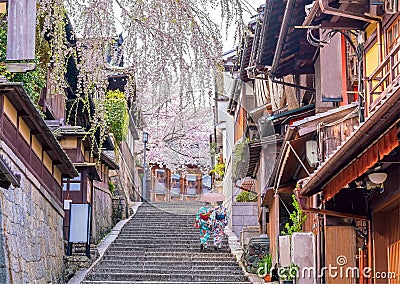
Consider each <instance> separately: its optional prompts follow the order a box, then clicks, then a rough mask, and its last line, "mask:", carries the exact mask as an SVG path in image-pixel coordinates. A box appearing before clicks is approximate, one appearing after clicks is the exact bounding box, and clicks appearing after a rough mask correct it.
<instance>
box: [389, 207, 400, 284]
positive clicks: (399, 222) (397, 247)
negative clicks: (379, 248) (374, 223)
mask: <svg viewBox="0 0 400 284" xmlns="http://www.w3.org/2000/svg"><path fill="white" fill-rule="evenodd" d="M387 229H388V240H389V246H388V249H387V253H388V264H389V267H388V272H389V273H390V277H388V278H391V279H388V280H389V281H388V282H389V283H390V284H400V208H395V209H394V210H393V211H391V212H390V213H389V214H388V215H387ZM394 274H395V275H394Z"/></svg>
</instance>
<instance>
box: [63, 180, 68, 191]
mask: <svg viewBox="0 0 400 284" xmlns="http://www.w3.org/2000/svg"><path fill="white" fill-rule="evenodd" d="M63 191H67V183H66V182H65V181H64V183H63Z"/></svg>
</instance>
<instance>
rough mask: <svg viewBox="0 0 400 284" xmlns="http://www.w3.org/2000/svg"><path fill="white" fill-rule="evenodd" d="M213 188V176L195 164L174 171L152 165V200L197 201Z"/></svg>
mask: <svg viewBox="0 0 400 284" xmlns="http://www.w3.org/2000/svg"><path fill="white" fill-rule="evenodd" d="M210 190H211V177H210V176H209V175H203V173H202V171H201V170H200V169H199V168H197V167H194V166H186V168H185V169H184V170H178V171H175V172H172V171H171V170H170V169H168V168H166V167H165V166H162V167H160V166H159V165H151V189H150V200H152V201H164V202H170V201H195V200H198V199H199V198H200V196H201V195H202V194H204V193H207V192H209V191H210Z"/></svg>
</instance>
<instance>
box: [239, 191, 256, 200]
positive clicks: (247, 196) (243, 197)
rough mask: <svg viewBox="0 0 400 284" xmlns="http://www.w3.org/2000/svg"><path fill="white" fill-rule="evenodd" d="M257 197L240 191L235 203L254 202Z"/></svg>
mask: <svg viewBox="0 0 400 284" xmlns="http://www.w3.org/2000/svg"><path fill="white" fill-rule="evenodd" d="M257 197H258V195H257V194H255V193H252V192H249V191H242V192H241V193H240V194H239V195H238V196H236V201H237V202H256V201H257Z"/></svg>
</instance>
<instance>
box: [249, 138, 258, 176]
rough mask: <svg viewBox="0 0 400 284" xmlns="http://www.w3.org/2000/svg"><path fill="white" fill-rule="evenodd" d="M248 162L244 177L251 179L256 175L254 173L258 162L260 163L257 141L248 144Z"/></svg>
mask: <svg viewBox="0 0 400 284" xmlns="http://www.w3.org/2000/svg"><path fill="white" fill-rule="evenodd" d="M248 147H249V160H248V165H247V173H246V177H253V178H255V176H256V175H257V173H256V172H255V170H256V167H257V164H258V162H259V161H260V154H261V144H260V143H259V141H256V142H249V144H248Z"/></svg>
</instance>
